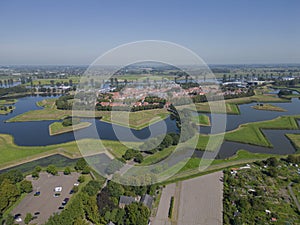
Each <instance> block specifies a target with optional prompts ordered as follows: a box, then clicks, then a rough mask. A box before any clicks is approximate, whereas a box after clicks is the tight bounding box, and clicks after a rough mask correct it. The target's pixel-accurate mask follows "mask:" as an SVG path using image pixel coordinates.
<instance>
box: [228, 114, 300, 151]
mask: <svg viewBox="0 0 300 225" xmlns="http://www.w3.org/2000/svg"><path fill="white" fill-rule="evenodd" d="M295 118H299V116H282V117H277V118H275V119H273V120H267V121H262V122H255V123H248V124H243V125H240V126H239V128H237V129H236V130H233V131H230V132H227V133H226V134H225V140H228V141H235V142H241V143H246V144H252V145H260V146H265V147H272V145H271V143H270V142H269V141H268V140H267V139H266V137H265V136H264V134H263V133H262V132H261V129H281V130H282V129H287V130H295V129H298V124H297V122H296V120H295Z"/></svg>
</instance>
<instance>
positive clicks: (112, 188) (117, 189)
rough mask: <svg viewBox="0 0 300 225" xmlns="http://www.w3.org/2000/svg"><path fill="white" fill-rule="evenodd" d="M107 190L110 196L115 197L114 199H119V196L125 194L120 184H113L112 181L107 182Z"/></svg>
mask: <svg viewBox="0 0 300 225" xmlns="http://www.w3.org/2000/svg"><path fill="white" fill-rule="evenodd" d="M107 190H108V192H109V195H110V196H112V197H116V198H119V196H120V195H123V194H124V192H125V190H124V187H123V186H122V185H121V184H119V183H115V182H113V181H109V182H108V184H107Z"/></svg>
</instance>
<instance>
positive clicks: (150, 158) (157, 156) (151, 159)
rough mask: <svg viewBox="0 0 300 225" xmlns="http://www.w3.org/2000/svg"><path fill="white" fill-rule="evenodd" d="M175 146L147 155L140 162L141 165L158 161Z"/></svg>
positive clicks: (167, 154)
mask: <svg viewBox="0 0 300 225" xmlns="http://www.w3.org/2000/svg"><path fill="white" fill-rule="evenodd" d="M175 148H176V146H171V147H168V148H166V149H164V150H162V151H159V152H156V153H154V154H153V155H148V156H147V157H145V158H144V161H143V162H142V163H141V164H140V165H141V166H148V165H153V164H155V163H158V162H160V161H162V160H164V159H165V158H167V157H168V156H169V155H170V154H171V153H172V152H173V151H174V149H175Z"/></svg>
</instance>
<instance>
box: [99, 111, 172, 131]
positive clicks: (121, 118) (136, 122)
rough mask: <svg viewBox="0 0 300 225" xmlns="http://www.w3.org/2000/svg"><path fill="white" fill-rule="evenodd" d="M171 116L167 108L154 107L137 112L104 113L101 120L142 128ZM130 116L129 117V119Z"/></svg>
mask: <svg viewBox="0 0 300 225" xmlns="http://www.w3.org/2000/svg"><path fill="white" fill-rule="evenodd" d="M168 116H169V112H168V111H167V110H166V109H152V110H143V111H137V112H125V111H122V112H117V111H116V112H112V115H111V114H110V112H108V113H105V114H102V118H101V121H104V122H107V123H113V124H118V125H121V126H125V127H129V128H133V129H136V130H141V129H143V128H145V127H148V126H149V125H151V124H153V123H156V122H158V121H161V120H164V119H166V118H167V117H168ZM128 118H129V119H128Z"/></svg>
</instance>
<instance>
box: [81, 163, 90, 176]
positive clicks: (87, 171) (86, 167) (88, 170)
mask: <svg viewBox="0 0 300 225" xmlns="http://www.w3.org/2000/svg"><path fill="white" fill-rule="evenodd" d="M81 173H82V174H89V173H90V167H89V166H88V165H86V166H85V167H84V168H83V170H82V172H81Z"/></svg>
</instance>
